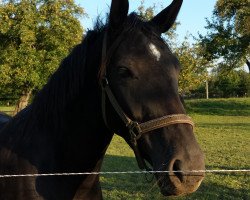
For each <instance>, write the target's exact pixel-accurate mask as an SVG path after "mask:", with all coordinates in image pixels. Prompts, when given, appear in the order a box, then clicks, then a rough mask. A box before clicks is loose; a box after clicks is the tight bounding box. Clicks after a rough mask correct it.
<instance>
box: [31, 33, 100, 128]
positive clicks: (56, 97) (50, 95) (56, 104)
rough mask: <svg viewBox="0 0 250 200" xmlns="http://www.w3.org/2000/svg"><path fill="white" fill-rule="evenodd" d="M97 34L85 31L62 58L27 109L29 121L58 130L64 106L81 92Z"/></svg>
mask: <svg viewBox="0 0 250 200" xmlns="http://www.w3.org/2000/svg"><path fill="white" fill-rule="evenodd" d="M98 34H99V30H93V31H88V32H87V34H86V36H85V37H84V39H83V40H82V42H81V43H80V44H78V45H76V46H75V47H74V48H73V49H72V51H71V53H70V54H69V55H68V56H67V57H66V58H64V59H63V61H62V62H61V64H60V65H59V68H58V69H57V70H56V72H55V73H54V74H53V75H52V76H51V77H50V79H49V81H48V82H47V84H46V85H45V86H44V87H43V88H42V89H41V90H40V91H39V92H38V94H37V95H36V96H35V98H34V100H33V102H32V104H31V105H30V106H29V107H30V109H31V117H30V120H29V121H30V122H32V121H36V122H42V123H39V124H40V125H41V126H49V127H50V128H53V129H60V126H61V123H62V116H63V114H64V113H63V112H64V111H65V108H66V106H67V103H68V102H71V101H72V100H74V99H73V98H74V97H76V96H79V95H80V94H81V93H82V92H83V87H84V81H85V75H86V73H85V71H86V67H87V66H86V65H87V58H88V52H87V51H88V46H89V44H91V42H92V41H93V40H95V38H96V37H97V35H98ZM34 119H35V120H34ZM30 122H28V123H30ZM42 124H43V125H42Z"/></svg>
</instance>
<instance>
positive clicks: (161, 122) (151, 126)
mask: <svg viewBox="0 0 250 200" xmlns="http://www.w3.org/2000/svg"><path fill="white" fill-rule="evenodd" d="M121 38H122V34H121V35H120V36H118V38H117V40H116V41H115V42H114V44H113V45H112V46H111V48H110V51H111V52H110V51H108V52H106V51H107V31H105V33H104V38H103V47H102V63H101V73H100V76H101V77H100V85H101V88H102V115H103V120H104V122H105V124H106V126H107V127H109V126H108V123H107V118H106V117H107V116H106V97H108V99H109V102H110V103H111V105H112V106H113V108H114V109H115V111H116V113H117V114H118V115H119V117H120V119H121V120H122V121H123V123H124V124H125V126H126V127H127V129H128V132H129V136H130V141H129V142H130V145H131V147H132V149H133V151H134V154H135V157H136V160H137V163H138V166H139V168H140V169H142V170H147V171H151V170H152V169H150V168H149V167H148V166H147V164H146V163H145V160H144V159H143V158H142V156H141V153H140V150H139V147H138V144H137V141H138V140H139V139H140V138H141V136H142V135H143V134H144V133H150V132H151V131H153V130H156V129H159V128H163V127H167V126H170V125H173V124H189V125H191V126H192V128H193V127H194V122H193V121H192V119H191V117H189V116H187V115H185V114H173V115H166V116H163V117H160V118H156V119H153V120H149V121H147V122H143V123H138V122H136V121H133V120H131V119H130V118H129V117H128V116H127V115H126V114H125V112H124V111H123V109H122V108H121V107H120V105H119V103H118V101H117V100H116V98H115V96H114V94H113V92H112V90H111V88H110V86H109V81H108V79H107V77H106V67H107V65H108V61H109V59H108V58H107V57H110V55H111V54H112V53H113V51H114V50H115V49H116V48H117V47H118V46H119V44H120V42H121ZM107 55H109V56H107Z"/></svg>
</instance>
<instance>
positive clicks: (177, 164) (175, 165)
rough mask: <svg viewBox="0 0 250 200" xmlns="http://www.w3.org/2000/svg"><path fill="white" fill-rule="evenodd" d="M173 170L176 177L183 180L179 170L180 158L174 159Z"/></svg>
mask: <svg viewBox="0 0 250 200" xmlns="http://www.w3.org/2000/svg"><path fill="white" fill-rule="evenodd" d="M173 171H174V175H175V176H176V177H178V179H179V180H180V181H181V182H183V180H184V179H183V177H184V176H183V172H182V171H181V161H180V160H175V162H174V164H173Z"/></svg>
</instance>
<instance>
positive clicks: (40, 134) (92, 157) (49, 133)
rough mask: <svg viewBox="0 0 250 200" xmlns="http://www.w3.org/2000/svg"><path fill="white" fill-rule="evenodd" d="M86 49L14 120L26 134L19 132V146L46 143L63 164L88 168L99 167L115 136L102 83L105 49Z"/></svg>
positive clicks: (70, 59) (77, 50)
mask: <svg viewBox="0 0 250 200" xmlns="http://www.w3.org/2000/svg"><path fill="white" fill-rule="evenodd" d="M84 45H86V44H84V42H83V43H82V44H80V45H78V46H77V47H75V49H74V50H73V51H72V53H71V54H70V55H69V56H68V57H67V58H66V59H65V60H64V61H63V62H62V64H61V66H60V67H59V69H58V70H57V71H56V72H55V74H54V75H52V77H51V79H50V81H49V82H48V83H47V84H46V85H45V87H44V88H43V89H42V90H41V91H40V92H39V94H38V95H37V96H36V97H35V99H34V101H33V103H32V104H31V105H30V106H29V107H28V108H27V109H25V110H24V111H23V112H21V113H20V114H18V115H17V116H16V117H15V118H14V119H13V123H12V124H15V125H19V124H20V126H21V127H22V130H23V131H22V133H21V132H20V131H19V132H15V134H14V137H15V136H18V137H15V138H18V141H15V142H16V143H19V144H21V143H22V141H23V140H25V143H26V144H27V143H31V142H32V143H33V144H36V143H37V145H39V141H41V140H42V141H46V144H45V145H47V147H48V150H46V151H49V150H52V151H56V152H57V153H56V154H58V152H59V154H62V156H63V158H62V159H61V161H63V160H64V161H65V160H67V161H68V162H70V163H77V162H78V163H79V162H82V163H83V164H84V162H83V161H84V160H86V159H87V160H89V162H91V163H96V162H97V160H98V159H100V158H101V157H102V156H103V155H104V153H105V150H106V148H107V146H108V144H109V143H110V140H111V138H112V135H113V134H111V133H110V132H109V131H108V130H107V128H106V127H105V124H104V122H103V119H102V112H101V92H100V88H99V85H98V80H97V74H98V68H99V63H100V60H99V59H97V57H99V58H100V57H101V50H100V46H101V45H100V44H98V42H96V43H94V44H93V45H92V46H91V48H86V46H84ZM86 52H87V53H86ZM88 55H92V56H88ZM93 55H94V56H93ZM14 131H15V130H14V128H12V131H11V132H14ZM6 135H7V134H6ZM24 138H25V139H24ZM29 141H30V142H29ZM34 141H35V142H34ZM48 143H49V144H48ZM37 148H38V147H37ZM39 148H44V144H43V145H41V147H39ZM43 150H44V149H43ZM41 152H42V151H41ZM25 154H29V152H25ZM28 156H29V155H28ZM24 157H26V156H24ZM70 163H69V165H70ZM83 164H82V165H79V166H83ZM71 165H72V164H71ZM65 166H66V164H65Z"/></svg>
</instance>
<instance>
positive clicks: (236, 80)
mask: <svg viewBox="0 0 250 200" xmlns="http://www.w3.org/2000/svg"><path fill="white" fill-rule="evenodd" d="M192 94H193V95H194V96H196V97H202V96H204V94H205V84H203V85H200V87H198V88H197V89H196V90H193V91H192ZM209 96H210V97H212V98H214V97H224V98H228V97H247V96H248V97H249V96H250V75H249V74H248V73H247V72H245V71H243V70H232V71H230V72H224V71H218V72H214V73H212V74H211V75H210V79H209Z"/></svg>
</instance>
